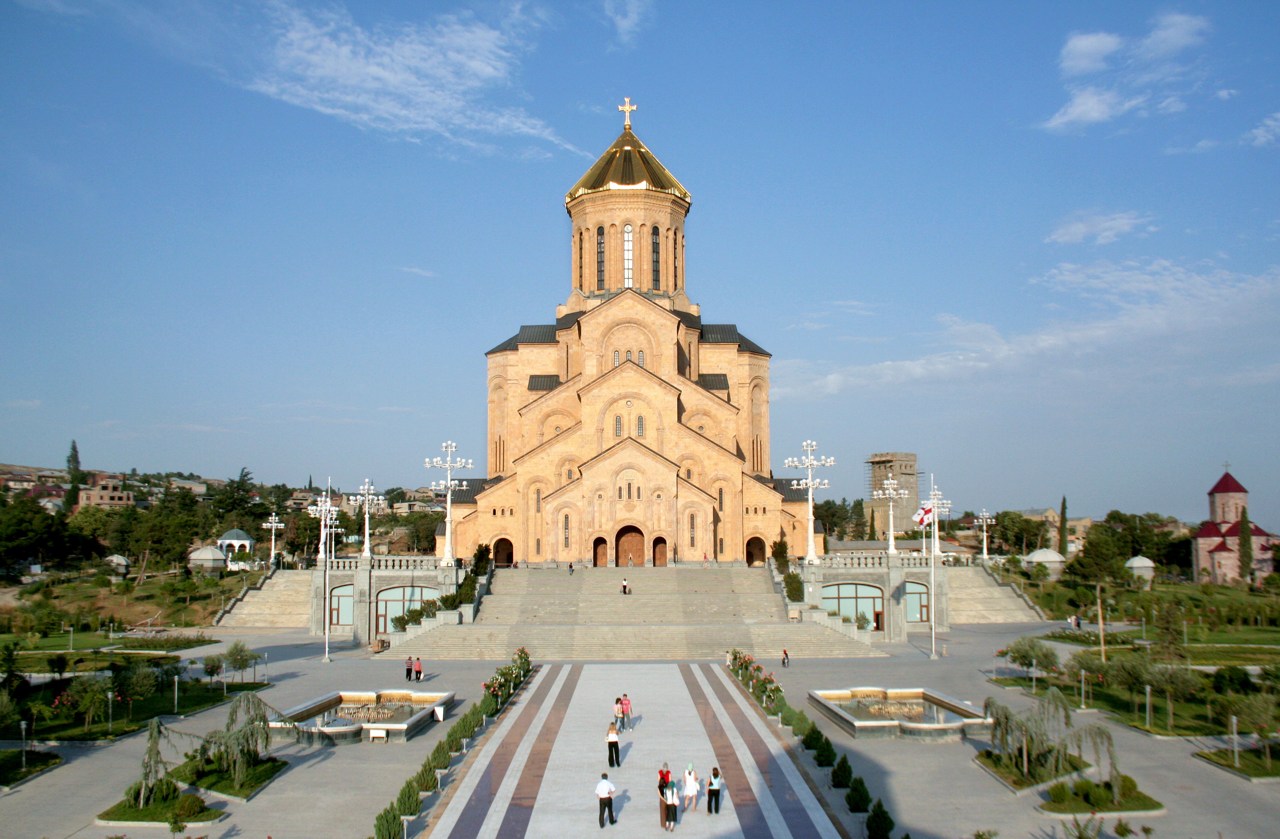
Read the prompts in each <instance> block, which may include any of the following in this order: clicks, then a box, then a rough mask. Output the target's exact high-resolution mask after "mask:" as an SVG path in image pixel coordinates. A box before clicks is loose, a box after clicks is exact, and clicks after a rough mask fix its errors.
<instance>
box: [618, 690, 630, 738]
mask: <svg viewBox="0 0 1280 839" xmlns="http://www.w3.org/2000/svg"><path fill="white" fill-rule="evenodd" d="M630 727H631V697H630V696H627V695H626V694H625V693H624V694H622V725H621V726H620V728H619V730H620V731H626V730H627V729H628V728H630Z"/></svg>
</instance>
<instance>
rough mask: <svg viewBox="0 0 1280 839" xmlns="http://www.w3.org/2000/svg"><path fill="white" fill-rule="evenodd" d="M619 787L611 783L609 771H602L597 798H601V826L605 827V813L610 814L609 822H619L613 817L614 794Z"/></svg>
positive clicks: (597, 785) (597, 787)
mask: <svg viewBox="0 0 1280 839" xmlns="http://www.w3.org/2000/svg"><path fill="white" fill-rule="evenodd" d="M617 789H618V788H617V787H615V786H614V785H613V784H611V783H609V773H608V772H601V773H600V783H598V784H596V798H598V799H600V827H604V814H605V813H606V812H607V813H608V814H609V824H617V823H618V820H617V819H615V818H614V817H613V794H614V793H615V792H617Z"/></svg>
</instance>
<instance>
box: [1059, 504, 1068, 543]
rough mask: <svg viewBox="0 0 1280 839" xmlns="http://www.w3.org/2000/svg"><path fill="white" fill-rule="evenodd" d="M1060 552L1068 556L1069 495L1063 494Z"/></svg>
mask: <svg viewBox="0 0 1280 839" xmlns="http://www.w3.org/2000/svg"><path fill="white" fill-rule="evenodd" d="M1058 553H1060V554H1062V558H1063V559H1066V558H1067V496H1065V495H1064V496H1062V507H1061V509H1059V510H1058Z"/></svg>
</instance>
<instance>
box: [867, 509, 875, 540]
mask: <svg viewBox="0 0 1280 839" xmlns="http://www.w3.org/2000/svg"><path fill="white" fill-rule="evenodd" d="M867 538H868V539H875V538H876V511H875V508H874V507H873V508H872V509H871V515H870V517H869V518H868V524H867Z"/></svg>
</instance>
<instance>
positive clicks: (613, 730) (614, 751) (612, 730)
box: [604, 723, 622, 767]
mask: <svg viewBox="0 0 1280 839" xmlns="http://www.w3.org/2000/svg"><path fill="white" fill-rule="evenodd" d="M604 739H605V742H606V743H608V744H609V766H610V767H615V766H621V765H622V754H621V753H620V752H619V751H618V726H616V725H614V724H613V723H609V731H608V733H607V734H605V736H604Z"/></svg>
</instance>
